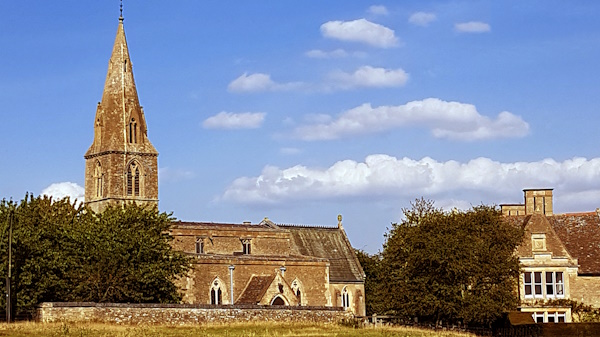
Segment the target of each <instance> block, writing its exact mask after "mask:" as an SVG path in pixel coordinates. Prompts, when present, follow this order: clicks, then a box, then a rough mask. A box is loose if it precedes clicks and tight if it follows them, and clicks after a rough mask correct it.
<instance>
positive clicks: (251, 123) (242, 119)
mask: <svg viewBox="0 0 600 337" xmlns="http://www.w3.org/2000/svg"><path fill="white" fill-rule="evenodd" d="M266 115H267V114H266V113H264V112H242V113H233V112H226V111H221V112H219V113H218V114H216V115H214V116H211V117H208V118H207V119H206V120H204V122H202V126H203V127H204V128H205V129H257V128H259V127H260V126H261V125H262V123H263V122H264V120H265V116H266Z"/></svg>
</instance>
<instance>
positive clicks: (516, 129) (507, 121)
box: [294, 98, 529, 141]
mask: <svg viewBox="0 0 600 337" xmlns="http://www.w3.org/2000/svg"><path fill="white" fill-rule="evenodd" d="M409 126H424V127H427V128H429V129H430V130H431V133H432V135H433V136H434V137H436V138H448V139H453V140H462V141H473V140H480V139H493V138H515V137H524V136H525V135H527V134H528V133H529V124H527V123H526V122H525V121H523V119H522V118H521V117H520V116H517V115H514V114H512V113H510V112H507V111H503V112H501V113H499V114H498V116H497V117H496V119H490V118H489V117H487V116H483V115H481V114H479V112H478V111H477V109H476V108H475V106H474V105H472V104H466V103H460V102H447V101H442V100H440V99H437V98H427V99H424V100H422V101H412V102H408V103H406V104H404V105H397V106H379V107H372V106H371V105H370V104H368V103H366V104H363V105H361V106H358V107H356V108H353V109H350V110H347V111H345V112H343V113H341V114H340V115H339V116H337V118H335V119H333V120H332V121H331V122H327V123H315V124H307V125H301V126H299V127H297V128H296V129H295V130H294V136H296V137H297V138H300V139H303V140H309V141H311V140H331V139H338V138H343V137H349V136H353V135H360V134H369V133H377V132H383V131H387V130H391V129H396V128H401V127H409Z"/></svg>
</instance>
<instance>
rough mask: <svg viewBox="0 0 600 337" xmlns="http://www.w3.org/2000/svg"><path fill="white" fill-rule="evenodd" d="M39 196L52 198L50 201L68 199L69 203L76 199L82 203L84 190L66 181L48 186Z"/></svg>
mask: <svg viewBox="0 0 600 337" xmlns="http://www.w3.org/2000/svg"><path fill="white" fill-rule="evenodd" d="M41 194H42V195H47V196H49V197H52V199H54V200H59V199H62V198H64V197H69V199H70V200H71V202H73V201H75V199H77V201H79V202H83V201H84V197H85V188H83V187H81V186H79V185H78V184H76V183H72V182H68V181H66V182H61V183H54V184H51V185H50V186H48V187H46V188H45V189H44V190H42V193H41Z"/></svg>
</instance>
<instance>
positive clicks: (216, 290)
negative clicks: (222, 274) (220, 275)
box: [210, 280, 223, 305]
mask: <svg viewBox="0 0 600 337" xmlns="http://www.w3.org/2000/svg"><path fill="white" fill-rule="evenodd" d="M210 304H215V305H221V304H223V292H222V291H221V282H219V280H214V281H213V283H212V285H211V288H210Z"/></svg>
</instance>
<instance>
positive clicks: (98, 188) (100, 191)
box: [94, 161, 104, 198]
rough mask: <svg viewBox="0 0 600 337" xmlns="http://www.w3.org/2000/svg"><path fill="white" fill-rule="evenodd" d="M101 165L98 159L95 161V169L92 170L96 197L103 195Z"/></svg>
mask: <svg viewBox="0 0 600 337" xmlns="http://www.w3.org/2000/svg"><path fill="white" fill-rule="evenodd" d="M103 179H104V177H103V175H102V165H101V164H100V161H97V162H96V170H95V171H94V181H95V185H96V197H98V198H100V197H102V196H103V183H104V181H103Z"/></svg>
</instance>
